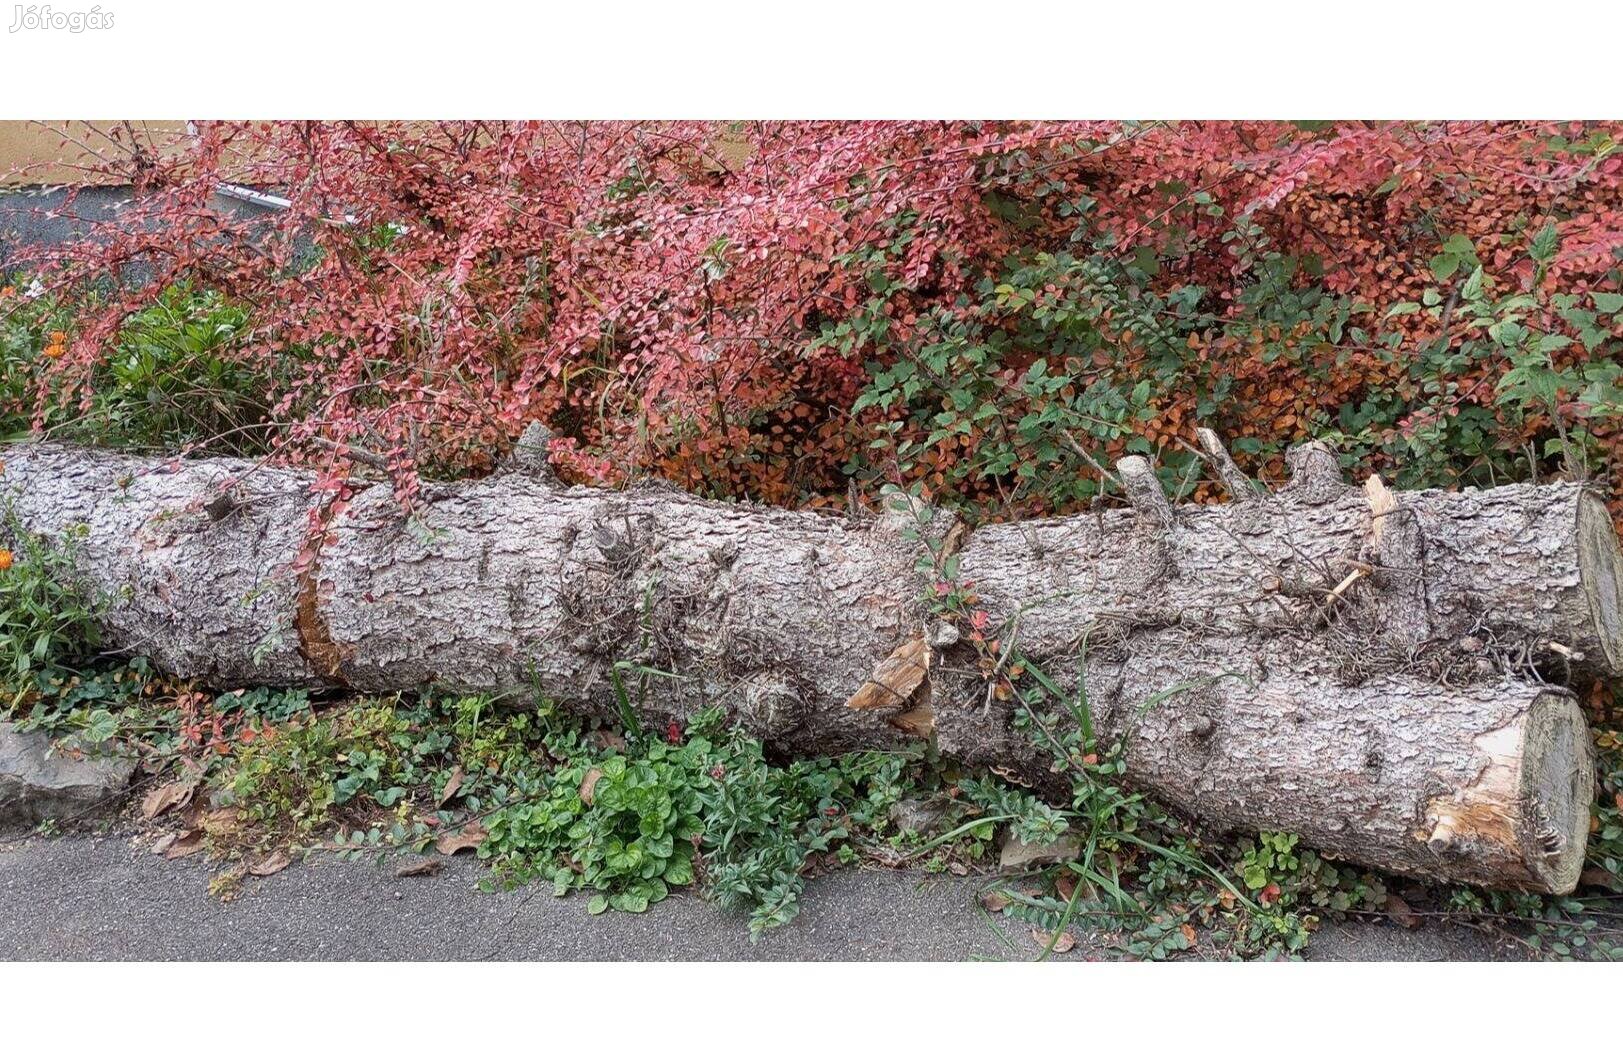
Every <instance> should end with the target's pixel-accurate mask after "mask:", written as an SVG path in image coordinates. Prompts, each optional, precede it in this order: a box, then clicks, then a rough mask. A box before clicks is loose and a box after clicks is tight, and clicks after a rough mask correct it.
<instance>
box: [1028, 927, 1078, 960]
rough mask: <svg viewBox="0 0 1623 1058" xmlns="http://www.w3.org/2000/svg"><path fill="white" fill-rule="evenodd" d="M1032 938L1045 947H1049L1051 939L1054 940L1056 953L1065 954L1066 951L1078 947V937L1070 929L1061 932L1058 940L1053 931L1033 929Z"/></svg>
mask: <svg viewBox="0 0 1623 1058" xmlns="http://www.w3.org/2000/svg"><path fill="white" fill-rule="evenodd" d="M1031 939H1032V940H1034V941H1036V942H1037V944H1038V945H1039V946H1040V947H1043V948H1047V947H1048V943H1049V941H1053V943H1054V954H1055V955H1064V954H1065V953H1066V952H1068V951H1070V950H1071V949H1072V948H1074V947H1076V938H1075V937H1074V936H1072V935H1071V932H1070V931H1069V930H1067V931H1066V932H1064V933H1061V934H1060V935H1059V938H1058V939H1057V940H1056V939H1055V938H1054V935H1053V934H1052V933H1044V932H1043V931H1042V930H1040V929H1033V930H1032V931H1031Z"/></svg>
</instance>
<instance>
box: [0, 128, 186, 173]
mask: <svg viewBox="0 0 1623 1058" xmlns="http://www.w3.org/2000/svg"><path fill="white" fill-rule="evenodd" d="M185 134H186V123H185V122H184V121H129V122H124V121H66V122H34V121H0V185H11V186H16V185H19V184H101V183H116V182H119V181H109V180H108V179H107V178H106V177H99V176H97V175H96V174H94V173H93V172H89V171H87V170H91V169H95V168H97V167H98V166H100V165H105V164H106V163H105V162H98V160H97V159H98V155H99V156H100V157H101V158H104V159H118V158H126V157H128V156H129V151H130V146H131V144H132V143H138V144H140V145H141V146H142V147H143V148H144V149H147V150H155V151H159V152H162V151H163V150H164V148H165V145H166V144H168V143H171V142H173V141H174V140H176V139H177V138H179V137H182V136H184V135H185Z"/></svg>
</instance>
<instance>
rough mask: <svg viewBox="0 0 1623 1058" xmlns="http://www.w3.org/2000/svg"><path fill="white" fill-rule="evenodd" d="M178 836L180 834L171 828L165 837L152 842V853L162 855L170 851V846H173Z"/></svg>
mask: <svg viewBox="0 0 1623 1058" xmlns="http://www.w3.org/2000/svg"><path fill="white" fill-rule="evenodd" d="M177 836H178V835H177V834H176V833H175V832H174V831H172V830H171V831H170V832H169V833H167V834H165V835H164V836H163V837H161V838H159V839H158V840H157V841H154V842H153V843H152V853H153V855H155V856H162V855H163V854H164V853H166V852H168V851H169V846H171V845H173V844H174V843H175V838H176V837H177Z"/></svg>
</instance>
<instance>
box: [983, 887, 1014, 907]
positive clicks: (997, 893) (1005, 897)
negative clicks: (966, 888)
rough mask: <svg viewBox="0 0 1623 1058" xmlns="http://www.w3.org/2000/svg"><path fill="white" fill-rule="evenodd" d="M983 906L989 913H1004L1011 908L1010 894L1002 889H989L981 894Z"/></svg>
mask: <svg viewBox="0 0 1623 1058" xmlns="http://www.w3.org/2000/svg"><path fill="white" fill-rule="evenodd" d="M981 906H982V907H984V908H986V910H988V911H1002V910H1003V909H1004V908H1006V907H1008V906H1009V894H1008V893H1005V892H1004V891H1003V890H1001V889H989V890H987V891H986V892H984V893H982V894H981Z"/></svg>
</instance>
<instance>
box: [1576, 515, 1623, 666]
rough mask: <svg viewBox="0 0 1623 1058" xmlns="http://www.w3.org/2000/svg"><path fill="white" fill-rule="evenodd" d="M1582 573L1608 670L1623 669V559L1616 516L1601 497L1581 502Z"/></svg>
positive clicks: (1580, 574) (1579, 533) (1580, 554)
mask: <svg viewBox="0 0 1623 1058" xmlns="http://www.w3.org/2000/svg"><path fill="white" fill-rule="evenodd" d="M1578 576H1579V580H1580V581H1581V583H1582V584H1583V587H1584V595H1585V596H1586V597H1587V598H1588V599H1589V610H1590V614H1591V616H1592V617H1593V619H1594V627H1595V638H1596V639H1597V640H1599V645H1600V649H1601V653H1602V654H1603V655H1604V657H1602V658H1597V659H1596V660H1597V661H1602V662H1604V664H1605V671H1607V672H1609V673H1617V672H1623V579H1620V578H1623V561H1619V557H1618V544H1617V533H1616V531H1615V530H1614V529H1613V527H1612V516H1611V513H1610V512H1609V511H1607V509H1606V504H1605V503H1603V502H1602V501H1601V499H1600V497H1599V496H1594V495H1590V494H1587V493H1586V494H1585V495H1584V496H1583V497H1582V498H1581V499H1580V500H1579V501H1578Z"/></svg>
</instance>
